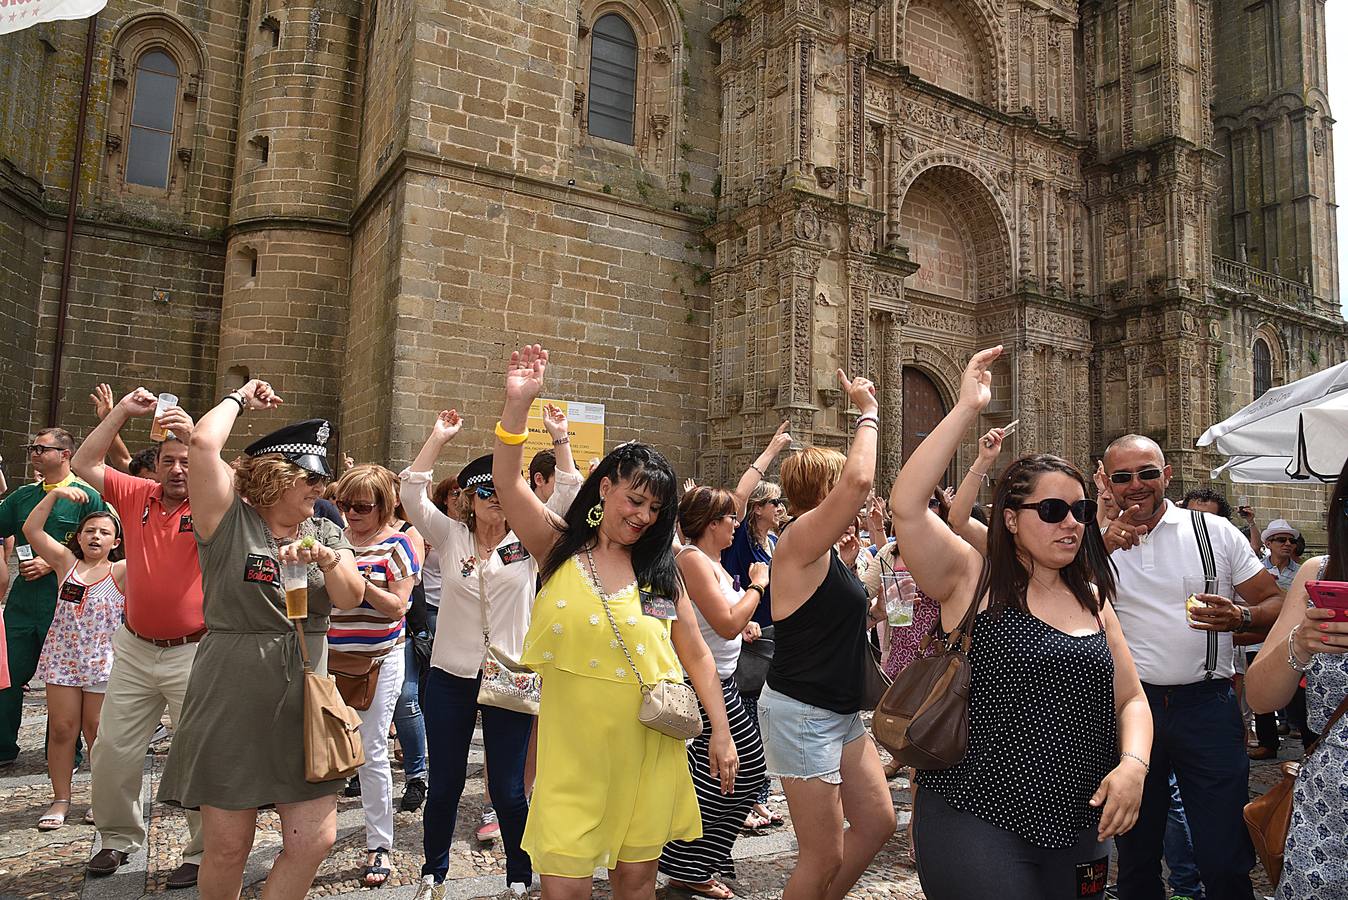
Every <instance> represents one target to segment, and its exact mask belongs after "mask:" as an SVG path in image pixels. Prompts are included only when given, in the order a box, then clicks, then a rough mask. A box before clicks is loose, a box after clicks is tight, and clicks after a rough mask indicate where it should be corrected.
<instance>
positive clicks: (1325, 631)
mask: <svg viewBox="0 0 1348 900" xmlns="http://www.w3.org/2000/svg"><path fill="white" fill-rule="evenodd" d="M1328 532H1329V552H1328V553H1327V554H1325V555H1324V556H1319V557H1314V558H1312V559H1308V560H1306V562H1305V563H1304V564H1303V565H1302V566H1301V569H1300V570H1299V571H1298V572H1297V576H1296V580H1295V581H1293V582H1292V587H1291V589H1290V590H1289V591H1288V592H1287V602H1285V603H1283V605H1282V612H1281V613H1279V614H1278V621H1277V622H1275V623H1274V625H1273V630H1272V631H1270V632H1269V634H1268V639H1267V640H1266V641H1264V649H1262V650H1260V651H1259V655H1258V656H1257V657H1255V660H1254V662H1253V663H1252V664H1251V665H1250V670H1249V672H1247V673H1246V675H1245V699H1246V701H1247V702H1248V703H1249V704H1250V708H1251V709H1253V710H1254V711H1255V712H1273V711H1274V710H1276V709H1281V708H1282V707H1283V706H1286V705H1287V703H1288V702H1289V701H1290V700H1291V699H1292V695H1293V694H1294V693H1296V690H1297V686H1298V685H1299V684H1300V681H1301V677H1302V676H1303V675H1304V676H1305V677H1306V709H1307V719H1308V724H1309V725H1310V728H1311V730H1312V731H1314V732H1316V733H1319V734H1320V739H1319V743H1318V744H1316V745H1315V752H1314V753H1311V754H1309V755H1308V756H1307V758H1306V759H1305V760H1304V761H1303V762H1302V764H1301V774H1300V775H1299V776H1298V777H1297V780H1296V788H1295V789H1294V791H1293V794H1292V827H1291V829H1290V830H1289V831H1288V833H1287V847H1286V852H1285V855H1284V857H1283V870H1282V878H1281V880H1280V881H1279V882H1278V900H1296V898H1301V897H1317V898H1319V900H1345V898H1348V799H1345V796H1344V793H1343V774H1344V772H1345V771H1348V721H1345V719H1344V718H1340V719H1339V720H1338V721H1337V722H1335V723H1334V727H1333V728H1332V729H1328V730H1326V726H1327V725H1328V724H1329V722H1330V719H1331V717H1332V716H1333V715H1334V713H1335V711H1336V710H1337V708H1338V707H1339V705H1340V704H1341V703H1343V702H1344V699H1345V697H1348V622H1344V621H1343V620H1342V619H1336V618H1335V616H1336V613H1335V611H1334V610H1332V609H1320V608H1318V607H1316V606H1313V605H1311V602H1310V597H1309V594H1308V593H1307V590H1306V583H1307V582H1308V581H1337V582H1345V581H1348V463H1345V464H1344V467H1343V470H1342V471H1341V472H1339V480H1338V482H1337V483H1336V484H1335V485H1334V494H1333V497H1332V499H1331V500H1330V501H1329V521H1328Z"/></svg>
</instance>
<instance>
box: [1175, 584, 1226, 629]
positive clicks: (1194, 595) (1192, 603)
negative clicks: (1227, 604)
mask: <svg viewBox="0 0 1348 900" xmlns="http://www.w3.org/2000/svg"><path fill="white" fill-rule="evenodd" d="M1183 580H1184V613H1185V617H1186V618H1187V619H1188V620H1189V624H1190V625H1193V624H1194V617H1193V610H1194V608H1195V607H1199V606H1206V605H1207V604H1206V603H1204V602H1203V600H1202V599H1200V597H1199V595H1200V594H1216V595H1217V596H1219V597H1225V598H1227V599H1228V600H1230V599H1231V598H1232V596H1234V593H1233V591H1232V589H1231V579H1229V578H1206V577H1204V576H1202V575H1185V576H1184V579H1183Z"/></svg>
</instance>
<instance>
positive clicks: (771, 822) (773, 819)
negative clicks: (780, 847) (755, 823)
mask: <svg viewBox="0 0 1348 900" xmlns="http://www.w3.org/2000/svg"><path fill="white" fill-rule="evenodd" d="M753 811H754V812H755V813H756V814H757V815H758V817H759V818H761V819H767V820H768V827H770V828H776V827H777V826H778V825H785V824H786V820H785V819H783V818H782V814H781V813H779V812H777V810H775V809H773V808H772V807H771V806H768V805H767V804H766V803H756V804H754V806H753Z"/></svg>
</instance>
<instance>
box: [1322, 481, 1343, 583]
mask: <svg viewBox="0 0 1348 900" xmlns="http://www.w3.org/2000/svg"><path fill="white" fill-rule="evenodd" d="M1328 531H1329V562H1327V563H1326V564H1325V580H1326V581H1344V580H1345V579H1344V577H1343V575H1344V568H1345V561H1348V461H1345V462H1344V464H1343V470H1342V471H1341V472H1339V480H1338V483H1336V484H1335V485H1334V496H1333V499H1331V500H1330V501H1329V525H1328Z"/></svg>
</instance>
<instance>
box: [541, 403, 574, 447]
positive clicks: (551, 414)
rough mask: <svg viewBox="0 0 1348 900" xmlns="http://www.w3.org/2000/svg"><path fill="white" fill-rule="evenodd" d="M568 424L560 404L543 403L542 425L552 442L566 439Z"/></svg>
mask: <svg viewBox="0 0 1348 900" xmlns="http://www.w3.org/2000/svg"><path fill="white" fill-rule="evenodd" d="M569 426H570V423H569V422H567V419H566V412H565V411H564V410H563V409H562V408H561V407H560V406H557V405H555V404H552V403H544V404H543V427H544V428H545V429H547V432H548V437H550V438H552V442H553V443H554V444H555V443H557V442H558V441H564V440H566V438H567V434H568V430H567V429H568V428H569Z"/></svg>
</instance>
